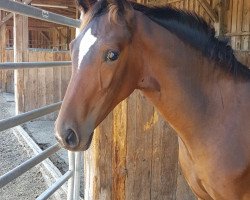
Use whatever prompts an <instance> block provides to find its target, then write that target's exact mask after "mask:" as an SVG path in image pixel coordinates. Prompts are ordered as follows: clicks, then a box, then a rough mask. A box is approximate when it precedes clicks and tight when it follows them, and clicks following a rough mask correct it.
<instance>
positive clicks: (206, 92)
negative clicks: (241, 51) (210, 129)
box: [138, 19, 250, 143]
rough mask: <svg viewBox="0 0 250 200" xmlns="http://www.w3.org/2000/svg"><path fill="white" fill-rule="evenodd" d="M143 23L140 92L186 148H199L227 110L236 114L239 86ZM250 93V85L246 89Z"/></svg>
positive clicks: (149, 23)
mask: <svg viewBox="0 0 250 200" xmlns="http://www.w3.org/2000/svg"><path fill="white" fill-rule="evenodd" d="M140 24H141V25H140V26H141V27H140V28H139V29H138V30H141V31H139V33H138V35H139V36H140V38H141V39H138V40H139V41H140V42H141V45H140V46H141V47H142V48H141V49H143V51H142V52H141V55H142V63H141V67H142V75H141V78H140V80H139V83H138V88H139V89H140V90H141V91H142V92H143V94H144V95H145V96H146V97H148V99H150V100H151V102H152V103H153V104H154V105H155V106H156V107H157V109H158V110H159V111H160V113H161V114H162V115H163V116H164V118H165V119H166V120H167V121H168V122H169V123H170V125H172V127H173V128H174V129H175V130H176V131H177V133H178V135H179V136H180V137H181V138H182V140H184V141H186V142H185V143H188V142H191V143H192V142H195V143H196V142H197V141H196V139H197V138H198V139H200V138H201V137H203V136H204V137H207V135H206V134H207V133H206V132H205V131H204V127H205V126H209V124H213V123H214V122H215V121H214V120H216V117H219V116H220V115H221V112H222V111H223V112H224V114H226V113H225V108H224V107H225V106H227V107H228V108H231V110H234V109H235V108H233V105H234V103H235V102H234V101H237V99H235V97H234V96H233V95H234V94H235V90H238V89H239V88H238V86H239V84H238V81H236V82H237V83H235V81H233V77H232V75H231V74H226V73H225V72H224V71H222V69H220V66H216V65H217V64H216V63H215V62H214V61H211V60H209V59H208V58H204V57H203V56H202V54H201V53H200V52H199V51H197V50H196V49H194V48H193V47H191V46H190V45H188V44H185V43H184V42H182V41H181V40H180V39H179V38H177V37H176V36H175V35H173V34H171V33H170V32H169V31H167V30H166V29H164V28H162V27H160V26H159V25H157V24H155V23H154V22H152V21H151V20H149V19H145V21H144V22H140ZM241 88H242V87H241ZM249 88H250V86H249V84H248V85H247V88H245V89H248V91H249ZM245 89H244V91H245ZM222 93H223V94H222ZM242 93H243V89H242ZM248 94H249V92H248ZM248 98H249V97H248ZM246 99H247V98H246ZM228 100H229V101H228ZM230 101H231V102H230ZM228 110H230V109H228ZM227 114H229V113H227ZM217 119H218V118H217ZM202 134H204V135H202ZM210 135H211V134H210Z"/></svg>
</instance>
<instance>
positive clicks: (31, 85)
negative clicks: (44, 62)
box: [24, 51, 39, 112]
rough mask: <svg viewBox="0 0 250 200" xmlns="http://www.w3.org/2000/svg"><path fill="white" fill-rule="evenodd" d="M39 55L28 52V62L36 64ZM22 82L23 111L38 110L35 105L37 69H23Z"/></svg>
mask: <svg viewBox="0 0 250 200" xmlns="http://www.w3.org/2000/svg"><path fill="white" fill-rule="evenodd" d="M38 57H39V54H37V52H35V53H34V52H32V51H29V62H37V61H38ZM24 74H25V75H24V80H26V81H25V91H26V92H25V97H24V98H25V108H26V109H25V111H26V112H27V111H30V110H34V109H36V108H38V104H37V100H38V97H37V89H38V88H37V87H38V84H37V80H38V78H39V77H38V70H37V69H25V70H24Z"/></svg>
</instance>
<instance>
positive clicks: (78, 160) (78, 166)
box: [74, 152, 82, 200]
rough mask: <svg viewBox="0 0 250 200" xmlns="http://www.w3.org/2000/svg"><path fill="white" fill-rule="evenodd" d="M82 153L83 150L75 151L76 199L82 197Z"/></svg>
mask: <svg viewBox="0 0 250 200" xmlns="http://www.w3.org/2000/svg"><path fill="white" fill-rule="evenodd" d="M81 155H82V152H76V153H75V174H74V200H79V199H80V178H81V174H80V172H81Z"/></svg>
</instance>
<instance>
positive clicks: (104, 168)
mask: <svg viewBox="0 0 250 200" xmlns="http://www.w3.org/2000/svg"><path fill="white" fill-rule="evenodd" d="M113 120H114V117H113V112H112V113H110V114H109V115H108V116H107V118H106V119H105V121H103V122H102V123H101V124H100V126H99V130H100V131H99V139H98V141H99V153H98V154H97V155H99V157H98V159H99V162H98V170H99V176H97V178H96V179H98V178H99V181H96V182H97V183H99V185H97V187H96V188H97V191H98V193H99V194H98V195H97V196H96V197H95V198H94V199H98V200H99V199H100V200H106V199H112V185H113V184H115V183H114V182H113V180H114V179H113V176H112V175H113V174H112V165H113V163H112V155H113V151H112V149H113V147H112V136H113V132H114V131H113V130H112V129H111V128H110V127H112V126H113ZM96 193H97V192H96ZM113 199H114V198H113Z"/></svg>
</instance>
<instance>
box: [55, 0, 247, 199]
mask: <svg viewBox="0 0 250 200" xmlns="http://www.w3.org/2000/svg"><path fill="white" fill-rule="evenodd" d="M78 5H79V6H80V8H81V9H82V11H84V13H85V15H84V18H83V22H82V29H81V32H80V34H79V35H78V36H77V37H76V38H75V40H73V41H72V43H71V56H72V77H71V80H70V83H69V86H68V88H67V92H66V95H65V98H64V101H63V104H62V107H61V110H60V113H59V116H58V119H57V122H56V138H57V139H58V140H59V142H60V143H61V145H62V146H63V147H65V148H66V149H68V150H72V151H82V150H86V149H88V147H89V145H90V143H91V140H92V136H93V131H94V129H95V128H96V127H97V126H98V125H99V124H100V123H101V122H102V121H103V120H104V118H105V117H106V116H107V115H108V113H110V112H111V111H112V109H113V108H114V107H115V106H116V105H117V104H118V103H119V102H121V101H122V100H124V99H125V98H127V97H128V96H129V95H130V94H131V93H132V92H133V91H134V90H135V89H138V90H140V91H141V92H142V93H143V94H144V95H145V96H146V98H148V99H149V100H150V101H151V102H152V103H153V105H154V106H155V107H156V108H157V109H158V110H159V112H160V113H161V114H162V115H163V117H164V118H165V119H166V121H168V122H169V123H170V124H171V126H172V127H173V128H174V129H175V131H176V133H177V135H178V138H179V162H180V165H181V167H182V170H183V173H184V176H185V178H186V180H187V182H188V184H189V185H190V187H191V189H192V191H193V192H194V193H195V195H196V196H197V198H198V199H204V200H212V199H214V200H249V199H250V120H249V119H250V118H249V114H250V70H249V69H248V68H247V67H246V66H244V65H243V64H241V63H240V62H238V61H237V59H236V58H235V56H234V54H233V50H232V48H231V47H230V46H229V45H228V44H227V42H225V41H223V40H221V39H217V38H216V37H215V32H214V29H213V28H211V27H210V26H209V25H208V24H207V23H206V22H205V21H204V20H203V19H201V18H200V17H198V16H197V15H195V14H192V13H189V12H186V11H181V10H177V9H174V8H171V7H148V6H144V5H140V4H137V3H133V2H128V1H126V0H99V1H95V0H92V1H84V0H79V1H78Z"/></svg>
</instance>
